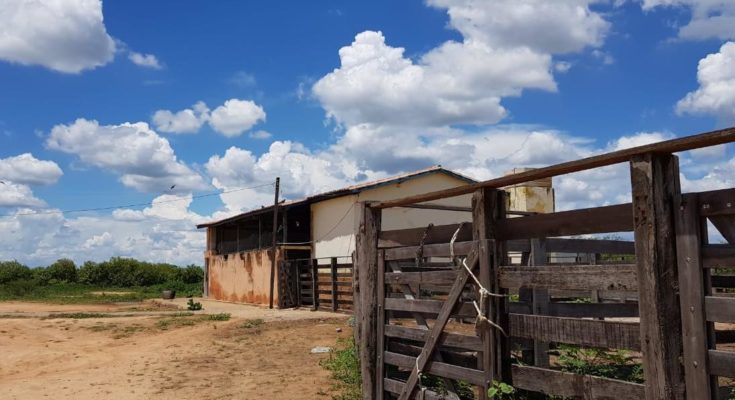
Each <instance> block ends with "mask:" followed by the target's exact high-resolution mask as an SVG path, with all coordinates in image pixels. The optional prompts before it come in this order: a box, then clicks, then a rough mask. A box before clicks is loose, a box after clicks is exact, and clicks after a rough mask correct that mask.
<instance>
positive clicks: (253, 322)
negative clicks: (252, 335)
mask: <svg viewBox="0 0 735 400" xmlns="http://www.w3.org/2000/svg"><path fill="white" fill-rule="evenodd" d="M264 323H265V321H263V320H262V319H261V318H257V319H248V320H245V322H243V323H242V324H240V328H243V329H251V328H259V327H260V326H261V325H263V324H264Z"/></svg>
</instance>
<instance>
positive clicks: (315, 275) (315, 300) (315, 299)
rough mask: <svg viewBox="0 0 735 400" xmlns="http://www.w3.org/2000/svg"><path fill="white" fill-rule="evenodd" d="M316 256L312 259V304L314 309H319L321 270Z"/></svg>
mask: <svg viewBox="0 0 735 400" xmlns="http://www.w3.org/2000/svg"><path fill="white" fill-rule="evenodd" d="M318 262H319V260H317V259H316V258H315V259H313V260H311V304H312V308H313V309H314V310H318V309H319V272H318V264H317V263H318Z"/></svg>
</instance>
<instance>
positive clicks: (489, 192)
mask: <svg viewBox="0 0 735 400" xmlns="http://www.w3.org/2000/svg"><path fill="white" fill-rule="evenodd" d="M504 214H505V192H504V191H502V190H497V189H487V188H485V189H478V190H477V191H475V193H474V194H473V196H472V239H473V240H476V241H479V249H478V252H479V254H478V257H479V267H480V276H479V280H480V283H481V284H482V285H483V286H484V287H485V288H486V289H487V290H489V291H491V292H493V293H499V291H500V289H499V287H498V281H497V266H498V265H499V264H498V263H499V262H500V261H501V259H500V258H498V257H496V255H497V254H496V252H502V253H504V249H503V246H502V243H499V242H496V241H491V242H488V240H492V239H496V232H495V225H496V224H495V222H496V221H497V220H498V219H500V218H503V217H504ZM483 312H484V313H485V314H486V315H487V316H488V318H490V319H491V320H492V321H493V322H495V323H498V324H500V323H502V319H503V314H505V304H504V301H500V299H498V298H497V297H491V298H490V299H489V301H487V302H486V304H485V309H484V310H483ZM480 336H481V339H482V343H483V351H482V358H481V359H478V367H479V368H481V369H482V370H483V371H484V372H485V387H483V388H481V390H480V399H486V398H487V389H488V388H489V387H491V386H492V383H493V380H497V381H502V380H503V378H508V382H510V380H509V378H510V377H509V376H508V375H506V372H505V371H503V366H504V364H505V362H504V360H503V357H504V355H505V354H504V353H505V352H506V350H509V348H508V346H507V344H504V343H503V341H504V338H503V336H502V334H501V333H500V332H498V331H497V330H495V329H493V330H483V331H482V332H481V334H480ZM508 356H509V354H508ZM507 361H508V364H509V363H510V357H508V358H507ZM507 374H510V368H508V371H507Z"/></svg>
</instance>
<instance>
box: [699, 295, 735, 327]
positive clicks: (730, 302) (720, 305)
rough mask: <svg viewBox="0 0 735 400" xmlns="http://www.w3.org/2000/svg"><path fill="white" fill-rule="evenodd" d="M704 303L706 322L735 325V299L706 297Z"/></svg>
mask: <svg viewBox="0 0 735 400" xmlns="http://www.w3.org/2000/svg"><path fill="white" fill-rule="evenodd" d="M704 302H705V310H706V315H707V321H711V322H727V323H735V298H733V297H713V296H707V297H705V298H704Z"/></svg>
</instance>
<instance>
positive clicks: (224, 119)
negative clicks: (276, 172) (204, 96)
mask: <svg viewBox="0 0 735 400" xmlns="http://www.w3.org/2000/svg"><path fill="white" fill-rule="evenodd" d="M265 117H266V114H265V111H264V110H263V107H261V106H259V105H257V104H255V103H254V102H253V101H250V100H240V99H230V100H227V101H225V103H224V104H223V105H221V106H219V107H217V108H215V109H214V111H212V112H210V111H209V107H207V105H206V104H205V103H204V102H203V101H200V102H197V103H196V104H194V106H192V107H191V108H186V109H183V110H181V111H178V112H175V113H174V112H171V111H169V110H158V111H156V112H155V113H154V114H153V123H154V124H155V125H156V128H157V129H158V130H159V131H161V132H167V133H196V132H198V131H199V129H200V128H201V127H202V125H204V123H205V122H209V125H210V126H211V127H212V129H213V130H214V131H215V132H217V133H220V134H222V135H224V136H227V137H235V136H240V135H241V134H242V133H243V132H245V131H248V130H250V128H252V127H253V126H254V125H255V124H257V123H258V122H261V121H265ZM261 132H265V131H261ZM265 133H266V134H267V132H265ZM268 135H269V134H268ZM250 136H251V137H253V138H257V139H264V138H267V137H270V136H267V137H263V133H258V132H256V133H254V134H251V135H250Z"/></svg>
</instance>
